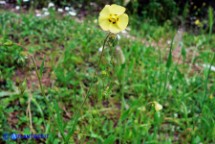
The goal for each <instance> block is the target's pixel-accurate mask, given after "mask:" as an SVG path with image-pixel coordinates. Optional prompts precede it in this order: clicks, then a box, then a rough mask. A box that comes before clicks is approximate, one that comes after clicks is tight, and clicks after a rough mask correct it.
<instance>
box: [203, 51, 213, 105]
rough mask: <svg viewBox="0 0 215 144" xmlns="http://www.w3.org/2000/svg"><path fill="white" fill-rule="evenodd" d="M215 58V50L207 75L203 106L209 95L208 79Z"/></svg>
mask: <svg viewBox="0 0 215 144" xmlns="http://www.w3.org/2000/svg"><path fill="white" fill-rule="evenodd" d="M214 60H215V52H214V54H213V58H212V60H211V63H210V66H209V68H208V72H207V75H206V80H205V88H204V97H203V101H202V107H203V106H204V103H205V99H206V96H207V92H208V89H207V85H208V79H209V75H210V71H211V67H212V65H213V62H214Z"/></svg>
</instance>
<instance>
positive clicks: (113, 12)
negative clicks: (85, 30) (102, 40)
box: [99, 4, 128, 34]
mask: <svg viewBox="0 0 215 144" xmlns="http://www.w3.org/2000/svg"><path fill="white" fill-rule="evenodd" d="M125 10H126V9H125V8H124V7H122V6H119V5H116V4H112V5H106V6H105V7H104V8H103V9H102V11H101V12H100V14H99V25H100V27H101V28H102V29H103V30H104V31H109V32H111V33H114V34H116V33H119V32H120V31H123V30H125V28H126V27H127V25H128V15H127V14H125V13H124V12H125Z"/></svg>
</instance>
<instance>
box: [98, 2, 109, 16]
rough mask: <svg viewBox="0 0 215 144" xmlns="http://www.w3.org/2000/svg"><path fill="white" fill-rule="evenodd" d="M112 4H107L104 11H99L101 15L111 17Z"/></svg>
mask: <svg viewBox="0 0 215 144" xmlns="http://www.w3.org/2000/svg"><path fill="white" fill-rule="evenodd" d="M110 7H111V6H110V5H105V7H104V8H103V9H102V11H101V12H100V13H99V16H100V17H109V15H110Z"/></svg>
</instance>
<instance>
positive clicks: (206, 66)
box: [202, 64, 215, 72]
mask: <svg viewBox="0 0 215 144" xmlns="http://www.w3.org/2000/svg"><path fill="white" fill-rule="evenodd" d="M202 66H203V67H204V68H209V67H210V65H209V64H203V65H202ZM211 71H214V72H215V66H213V65H212V66H211Z"/></svg>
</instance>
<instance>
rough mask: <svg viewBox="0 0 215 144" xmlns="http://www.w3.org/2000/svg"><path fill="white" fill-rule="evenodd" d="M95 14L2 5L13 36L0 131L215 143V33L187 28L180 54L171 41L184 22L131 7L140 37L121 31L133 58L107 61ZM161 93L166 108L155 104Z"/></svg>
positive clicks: (0, 16) (53, 139) (4, 64)
mask: <svg viewBox="0 0 215 144" xmlns="http://www.w3.org/2000/svg"><path fill="white" fill-rule="evenodd" d="M95 19H96V17H94V16H93V17H88V18H85V19H84V20H83V22H78V21H77V20H76V19H74V18H71V17H67V16H65V17H63V16H60V15H58V14H55V13H52V14H51V16H49V17H48V18H37V17H35V16H34V15H33V14H31V13H29V14H14V13H10V12H5V11H1V12H0V22H1V27H0V38H1V39H2V40H4V41H12V42H13V43H14V45H13V46H1V49H2V48H4V49H6V51H5V52H1V53H0V60H1V61H0V64H1V65H0V99H1V101H0V122H1V123H0V135H1V136H2V135H3V133H17V134H30V133H35V134H41V133H43V134H49V136H48V139H47V140H46V142H47V143H59V142H61V143H85V142H87V143H105V144H111V143H166V144H169V143H194V144H197V143H201V142H202V143H214V142H215V111H214V110H215V99H214V98H211V97H212V96H214V95H215V81H214V80H215V79H214V78H215V73H214V71H211V72H210V73H209V70H208V69H209V68H208V67H206V68H203V67H202V64H208V65H210V64H212V65H215V61H214V59H213V53H214V49H213V48H214V46H215V43H214V41H212V39H213V38H215V37H214V35H213V34H211V32H210V35H208V34H200V35H193V34H190V33H185V34H184V37H183V41H182V42H181V45H182V51H181V52H180V55H181V57H182V62H181V63H179V64H177V61H176V60H175V59H174V56H173V55H172V54H171V53H169V51H170V49H171V50H172V51H174V49H175V47H174V46H175V45H174V44H173V45H172V46H171V45H168V44H166V41H167V40H172V39H173V37H174V35H175V33H176V31H177V30H176V29H174V28H173V27H172V26H171V23H169V22H167V23H166V24H165V25H163V26H159V25H151V24H150V23H147V22H145V23H144V22H141V21H140V20H137V19H135V17H133V18H132V16H131V22H130V25H129V27H130V28H131V31H130V32H129V33H130V35H132V37H133V38H130V39H129V38H126V37H125V36H124V35H122V36H121V37H122V39H120V40H119V46H120V47H121V48H122V50H123V53H124V56H125V59H126V61H125V63H124V64H122V65H116V66H112V65H110V66H109V65H108V64H101V65H98V64H99V56H100V53H99V52H98V49H99V48H100V47H101V46H102V44H103V41H104V39H105V37H106V33H105V32H103V31H102V30H101V29H100V28H99V27H98V24H97V23H95V22H94V20H95ZM140 24H141V25H140ZM160 39H162V40H163V42H162V43H161V44H158V45H156V46H155V45H153V43H157V42H158V41H159V40H160ZM210 39H211V40H210ZM142 40H146V41H148V43H149V44H146V43H144V42H143V41H142ZM2 43H5V42H2ZM192 47H194V48H192ZM7 48H8V49H7ZM195 51H196V53H197V55H193V53H194V52H195ZM104 54H105V55H104V56H105V57H106V58H107V57H108V54H107V53H104ZM32 56H33V57H34V59H35V64H34V63H33V62H32V59H31V57H32ZM192 56H193V57H192ZM6 59H8V60H10V61H7V60H6ZM20 59H21V61H20ZM212 60H213V61H212ZM18 62H21V63H18ZM190 64H192V65H190ZM35 65H36V67H37V68H35ZM195 65H198V66H200V68H199V69H198V68H196V67H195ZM107 66H108V67H107ZM36 70H37V72H38V76H39V77H40V78H41V82H42V85H43V87H42V88H40V87H39V83H38V79H37V76H36ZM102 70H103V71H106V72H107V73H108V75H100V72H101V71H102ZM17 71H22V73H23V75H22V77H21V76H20V74H17ZM109 72H110V73H109ZM95 74H98V75H97V77H96V78H95ZM25 79H26V80H25ZM90 85H92V86H91V89H90ZM41 89H42V90H44V93H43V92H42V91H41ZM89 89H90V91H89ZM88 92H89V94H88ZM86 96H88V97H87V99H86V102H85V103H84V104H83V106H82V103H83V102H84V100H85V97H86ZM29 100H30V103H29ZM153 101H157V102H158V103H160V104H161V105H162V106H163V109H162V110H161V111H158V112H156V111H155V109H154V106H153V105H152V103H153ZM29 108H30V109H29ZM26 111H27V114H26ZM29 111H30V112H29ZM31 120H32V127H31V124H30V121H31ZM0 142H4V141H3V140H2V139H1V140H0ZM6 142H7V143H16V142H14V141H12V140H8V141H6ZM19 142H20V143H22V142H25V143H36V141H34V140H32V139H30V140H19ZM37 142H38V141H37Z"/></svg>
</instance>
